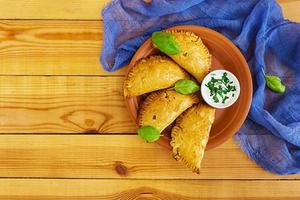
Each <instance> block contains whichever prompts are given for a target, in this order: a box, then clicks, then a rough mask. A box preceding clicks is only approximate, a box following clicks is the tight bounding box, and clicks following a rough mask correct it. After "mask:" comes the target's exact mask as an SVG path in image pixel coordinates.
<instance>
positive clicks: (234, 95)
mask: <svg viewBox="0 0 300 200" xmlns="http://www.w3.org/2000/svg"><path fill="white" fill-rule="evenodd" d="M224 73H227V77H228V79H229V81H232V84H231V85H234V86H235V87H236V90H235V91H231V92H229V93H227V94H226V96H227V97H229V98H228V99H227V100H226V101H225V103H222V100H221V99H222V98H221V97H220V96H219V95H218V96H217V97H218V98H219V100H220V101H219V102H218V103H216V102H215V101H214V100H213V98H212V96H211V95H210V93H211V92H210V89H209V88H208V87H207V86H206V85H207V84H208V82H210V80H211V79H212V77H214V78H216V79H219V78H222V76H223V74H224ZM220 85H221V86H222V87H223V86H224V85H223V84H220ZM201 95H202V97H203V99H204V101H205V102H206V103H207V104H208V105H210V106H212V107H214V108H227V107H229V106H231V105H233V104H234V103H235V102H236V100H237V99H238V98H239V95H240V83H239V81H238V79H237V78H236V76H235V75H234V74H233V73H231V72H229V71H227V70H223V69H221V70H215V71H212V72H210V73H209V74H208V75H207V76H205V78H204V79H203V81H202V84H201Z"/></svg>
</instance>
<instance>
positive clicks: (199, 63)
mask: <svg viewBox="0 0 300 200" xmlns="http://www.w3.org/2000/svg"><path fill="white" fill-rule="evenodd" d="M166 32H168V33H171V34H172V35H173V36H174V38H175V40H176V41H177V43H178V44H179V46H180V53H179V54H175V55H169V56H170V57H171V58H172V59H173V60H174V61H175V62H176V63H178V64H179V65H180V66H181V67H183V68H184V69H185V70H186V71H188V72H189V73H190V74H191V75H193V76H194V78H195V79H196V80H197V81H198V82H199V83H200V82H202V80H203V79H204V77H205V75H206V74H207V73H208V72H209V69H210V67H211V62H212V57H211V54H210V53H209V51H208V48H207V47H206V46H205V45H204V44H203V42H202V40H201V38H200V37H199V36H197V35H195V34H194V33H192V32H186V31H179V30H169V31H166Z"/></svg>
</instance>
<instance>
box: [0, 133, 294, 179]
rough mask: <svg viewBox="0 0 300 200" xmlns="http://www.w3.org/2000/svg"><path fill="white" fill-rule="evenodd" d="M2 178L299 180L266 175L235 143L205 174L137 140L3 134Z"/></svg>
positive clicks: (209, 158) (213, 158) (211, 160)
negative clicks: (193, 170) (195, 172)
mask: <svg viewBox="0 0 300 200" xmlns="http://www.w3.org/2000/svg"><path fill="white" fill-rule="evenodd" d="M0 177H39V178H126V179H136V178H143V179H254V180H256V179H295V178H300V175H294V176H284V177H283V176H282V177H281V176H277V175H273V174H271V173H268V172H266V171H265V170H263V169H261V168H260V167H259V166H257V165H256V164H255V163H253V162H252V161H250V160H249V159H248V157H247V156H246V155H245V154H244V153H242V151H241V150H240V148H239V147H238V146H237V145H236V144H235V142H234V141H232V140H230V141H228V142H227V143H225V144H224V145H222V146H220V147H219V148H217V149H214V150H212V151H208V152H206V154H205V156H204V161H203V168H202V170H201V174H200V175H196V174H193V173H192V172H191V171H190V170H189V169H187V168H186V167H185V166H183V165H182V164H181V163H179V162H176V161H175V160H174V159H173V158H172V155H171V152H170V151H168V150H166V149H164V148H162V147H160V146H159V145H157V144H155V143H153V144H150V143H149V144H146V143H145V142H144V141H143V140H141V139H140V138H139V137H138V136H136V135H34V136H33V135H27V136H26V135H0Z"/></svg>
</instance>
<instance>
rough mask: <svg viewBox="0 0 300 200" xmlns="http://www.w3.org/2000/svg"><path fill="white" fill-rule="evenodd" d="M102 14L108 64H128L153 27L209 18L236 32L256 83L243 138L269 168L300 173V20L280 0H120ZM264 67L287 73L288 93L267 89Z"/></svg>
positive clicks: (222, 29) (103, 58) (228, 31)
mask: <svg viewBox="0 0 300 200" xmlns="http://www.w3.org/2000/svg"><path fill="white" fill-rule="evenodd" d="M102 15H103V20H104V45H103V49H102V53H101V63H102V65H103V66H104V68H105V69H106V70H107V71H114V70H117V69H119V68H121V67H123V66H125V65H126V64H128V62H129V61H130V59H131V57H132V56H133V54H134V53H135V51H136V50H137V48H138V47H139V46H140V45H141V44H142V43H143V42H144V41H145V40H146V39H147V38H149V36H150V34H151V33H152V32H153V31H157V30H161V29H165V28H167V27H170V26H174V25H183V24H195V25H201V26H206V27H209V28H211V29H214V30H216V31H218V32H220V33H222V34H223V35H225V36H226V37H228V38H229V39H230V40H231V41H233V42H234V44H235V45H236V46H237V47H239V49H240V50H241V52H242V53H243V54H244V56H245V58H246V60H247V62H248V64H249V67H250V70H251V72H252V78H253V83H254V85H253V87H254V88H253V89H254V94H253V101H252V105H251V109H250V112H249V115H248V118H247V120H246V121H245V123H244V125H243V126H242V128H241V129H240V130H239V131H238V133H237V134H236V135H235V139H236V140H237V141H238V143H239V144H240V146H241V148H242V149H243V150H244V151H245V152H246V153H247V154H248V155H249V157H250V158H252V159H253V160H255V161H256V162H257V163H258V164H259V165H261V166H262V167H263V168H265V169H267V170H269V171H271V172H273V173H277V174H282V175H284V174H294V173H299V172H300V26H299V24H297V23H294V22H291V21H288V20H284V18H283V16H282V12H281V9H280V6H279V5H278V4H277V3H276V2H275V1H274V0H249V1H240V0H227V1H224V0H153V1H152V3H151V4H146V3H144V2H143V1H142V0H130V1H128V0H114V1H112V3H110V4H109V5H108V6H107V7H106V8H105V9H104V10H103V11H102ZM262 70H265V71H266V73H268V74H274V75H278V76H280V77H281V78H282V80H283V83H284V84H285V85H286V86H287V88H288V89H287V92H286V93H285V94H282V95H281V94H276V93H273V92H271V91H270V90H269V89H266V86H265V80H264V76H263V73H262Z"/></svg>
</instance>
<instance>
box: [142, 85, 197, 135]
mask: <svg viewBox="0 0 300 200" xmlns="http://www.w3.org/2000/svg"><path fill="white" fill-rule="evenodd" d="M198 102H199V99H198V97H197V96H196V95H183V94H179V93H177V92H175V91H174V90H163V91H157V92H153V93H151V94H150V95H149V96H148V97H147V98H146V100H145V101H144V102H143V103H142V106H141V108H140V112H139V126H140V127H142V126H154V127H155V128H157V129H158V130H159V131H160V132H162V131H163V130H164V129H165V128H166V127H168V126H169V125H170V124H171V123H172V122H173V121H175V120H176V118H177V117H178V116H179V115H180V114H182V113H183V112H184V111H185V110H186V109H188V108H189V107H191V106H192V105H193V104H195V103H198Z"/></svg>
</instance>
